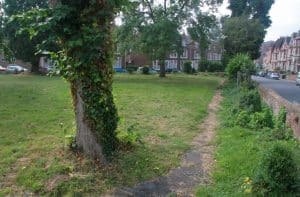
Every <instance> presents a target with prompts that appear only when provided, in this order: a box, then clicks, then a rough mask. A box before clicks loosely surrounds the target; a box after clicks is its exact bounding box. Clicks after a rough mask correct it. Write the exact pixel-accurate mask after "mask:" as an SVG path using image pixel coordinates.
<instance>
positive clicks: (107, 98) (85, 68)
mask: <svg viewBox="0 0 300 197" xmlns="http://www.w3.org/2000/svg"><path fill="white" fill-rule="evenodd" d="M50 3H51V5H52V8H53V10H54V16H55V15H63V16H65V17H60V18H58V20H59V21H54V23H53V24H54V25H55V26H54V28H53V31H54V32H55V33H56V34H58V37H59V40H60V42H61V43H62V45H61V48H62V49H63V50H62V51H61V52H60V53H55V55H54V57H56V59H57V62H58V64H59V67H60V71H61V74H62V75H63V77H64V78H66V79H67V80H68V81H69V82H70V84H71V93H72V98H73V105H74V111H75V116H76V128H77V131H76V139H75V140H76V145H77V147H78V148H79V150H82V152H83V153H84V154H85V155H87V156H89V157H91V158H97V159H100V160H101V161H102V162H103V163H106V162H107V158H108V157H109V156H111V155H112V153H113V152H114V151H115V150H116V149H117V147H118V140H117V137H116V128H117V122H118V115H117V109H116V107H115V104H114V100H113V94H112V80H113V75H112V60H113V42H112V30H111V29H112V24H113V19H114V13H115V11H116V10H117V9H116V8H118V6H120V5H119V4H120V1H119V0H109V1H108V0H102V1H94V0H79V1H62V0H61V1H60V3H58V2H56V1H50ZM56 6H58V7H56ZM55 12H57V13H55ZM66 12H67V13H68V14H66ZM57 24H58V25H57ZM61 26H63V27H64V28H63V29H61Z"/></svg>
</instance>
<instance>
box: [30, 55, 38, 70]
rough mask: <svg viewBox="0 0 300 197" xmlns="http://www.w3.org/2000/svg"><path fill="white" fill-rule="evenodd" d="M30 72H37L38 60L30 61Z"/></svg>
mask: <svg viewBox="0 0 300 197" xmlns="http://www.w3.org/2000/svg"><path fill="white" fill-rule="evenodd" d="M38 59H39V58H38ZM31 72H32V73H39V60H34V61H32V62H31Z"/></svg>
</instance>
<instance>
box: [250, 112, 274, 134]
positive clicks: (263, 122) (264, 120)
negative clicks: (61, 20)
mask: <svg viewBox="0 0 300 197" xmlns="http://www.w3.org/2000/svg"><path fill="white" fill-rule="evenodd" d="M248 125H249V127H250V128H253V129H262V128H265V127H267V128H273V127H274V123H273V114H272V112H271V110H270V108H268V107H265V108H263V111H262V112H255V113H254V114H252V115H251V118H250V122H249V123H248Z"/></svg>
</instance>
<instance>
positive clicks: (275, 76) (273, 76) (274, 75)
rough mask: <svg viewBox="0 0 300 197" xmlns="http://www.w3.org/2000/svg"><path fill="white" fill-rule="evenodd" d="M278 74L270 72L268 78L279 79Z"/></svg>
mask: <svg viewBox="0 0 300 197" xmlns="http://www.w3.org/2000/svg"><path fill="white" fill-rule="evenodd" d="M279 78H280V76H279V74H278V73H271V75H270V79H276V80H279Z"/></svg>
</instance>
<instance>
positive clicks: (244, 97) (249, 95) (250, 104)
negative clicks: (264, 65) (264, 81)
mask: <svg viewBox="0 0 300 197" xmlns="http://www.w3.org/2000/svg"><path fill="white" fill-rule="evenodd" d="M239 108H240V109H241V110H246V111H249V112H259V111H261V99H260V95H259V92H258V90H257V89H254V90H244V91H242V92H241V97H240V100H239Z"/></svg>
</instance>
